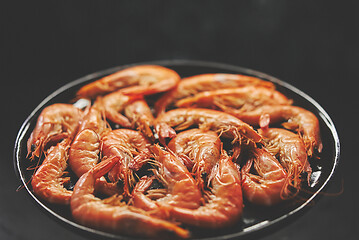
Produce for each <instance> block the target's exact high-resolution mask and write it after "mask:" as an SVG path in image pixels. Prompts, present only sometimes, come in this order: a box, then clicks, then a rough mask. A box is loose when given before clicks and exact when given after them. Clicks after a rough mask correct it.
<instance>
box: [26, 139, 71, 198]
mask: <svg viewBox="0 0 359 240" xmlns="http://www.w3.org/2000/svg"><path fill="white" fill-rule="evenodd" d="M70 142H71V140H70V139H69V138H67V139H65V140H63V141H62V142H60V143H58V144H57V145H56V146H52V147H50V149H49V150H48V151H47V154H46V157H45V159H44V161H43V163H42V164H41V166H40V167H39V168H38V169H37V170H36V173H35V174H34V175H33V177H32V180H31V185H32V189H33V191H34V193H35V195H36V196H38V197H40V198H41V199H43V200H46V201H47V202H50V203H55V204H69V203H70V198H71V195H72V191H70V190H67V189H66V188H65V187H64V184H66V183H68V182H69V181H70V178H69V177H62V176H63V174H64V171H65V169H66V168H67V159H68V149H69V148H70Z"/></svg>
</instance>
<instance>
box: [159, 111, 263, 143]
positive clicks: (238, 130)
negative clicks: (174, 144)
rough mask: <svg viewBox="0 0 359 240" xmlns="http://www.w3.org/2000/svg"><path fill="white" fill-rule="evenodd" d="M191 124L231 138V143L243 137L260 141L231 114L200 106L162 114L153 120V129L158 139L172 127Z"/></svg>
mask: <svg viewBox="0 0 359 240" xmlns="http://www.w3.org/2000/svg"><path fill="white" fill-rule="evenodd" d="M193 125H197V126H199V128H200V129H206V130H208V129H210V130H212V131H216V132H218V133H219V134H220V135H221V136H224V137H227V138H232V139H233V143H234V142H236V141H240V140H242V138H243V139H248V140H251V141H254V142H260V141H261V139H262V137H261V136H260V135H259V134H258V133H257V132H256V131H255V130H254V129H253V128H252V127H251V126H250V125H248V124H246V123H244V122H242V121H241V120H239V119H238V118H236V117H233V116H232V115H230V114H228V113H224V112H220V111H216V110H210V109H201V108H178V109H174V110H171V111H168V112H166V113H165V114H162V115H161V116H159V117H157V119H156V121H155V129H156V132H157V134H158V135H159V137H160V139H164V138H166V137H167V136H169V135H173V134H172V133H171V134H168V132H169V131H174V130H171V129H172V128H173V127H174V128H175V130H184V129H187V128H189V127H191V126H193Z"/></svg>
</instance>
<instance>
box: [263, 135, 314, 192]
mask: <svg viewBox="0 0 359 240" xmlns="http://www.w3.org/2000/svg"><path fill="white" fill-rule="evenodd" d="M259 132H260V134H261V135H262V136H263V141H264V142H265V146H266V148H267V149H268V151H269V152H270V153H271V154H272V155H273V156H278V158H279V160H280V163H281V164H282V166H283V167H284V169H285V170H286V171H287V174H288V178H289V180H290V182H289V184H291V186H292V187H293V188H294V190H295V192H294V195H295V194H296V193H297V192H298V190H299V189H300V184H301V181H300V175H301V174H302V172H306V173H307V174H308V176H307V177H308V182H309V179H310V175H311V172H312V169H311V167H310V165H309V162H308V158H307V153H306V149H305V145H304V142H303V140H302V139H301V138H300V137H299V136H298V135H297V134H295V133H292V132H290V131H288V130H285V129H280V128H269V129H260V130H259Z"/></svg>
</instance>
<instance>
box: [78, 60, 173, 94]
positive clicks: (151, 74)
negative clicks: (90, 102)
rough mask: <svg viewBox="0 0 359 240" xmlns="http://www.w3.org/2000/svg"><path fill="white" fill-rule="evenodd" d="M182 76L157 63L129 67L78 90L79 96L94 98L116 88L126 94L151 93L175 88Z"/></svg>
mask: <svg viewBox="0 0 359 240" xmlns="http://www.w3.org/2000/svg"><path fill="white" fill-rule="evenodd" d="M179 81H180V76H179V75H178V74H177V73H176V72H175V71H173V70H171V69H168V68H165V67H162V66H157V65H140V66H134V67H129V68H126V69H123V70H120V71H118V72H115V73H113V74H110V75H108V76H105V77H103V78H101V79H99V80H97V81H94V82H92V83H89V84H87V85H85V86H83V87H82V88H80V90H79V91H78V92H77V98H94V97H96V96H98V95H102V94H106V93H109V92H113V91H116V90H119V89H120V91H121V93H123V94H126V95H151V94H155V93H159V92H165V91H168V90H169V89H172V88H174V87H175V86H176V85H177V84H178V82H179Z"/></svg>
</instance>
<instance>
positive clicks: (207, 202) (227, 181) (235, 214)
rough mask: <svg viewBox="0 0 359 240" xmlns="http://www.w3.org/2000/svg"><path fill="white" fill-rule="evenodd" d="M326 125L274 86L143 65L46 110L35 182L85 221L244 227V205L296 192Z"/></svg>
mask: <svg viewBox="0 0 359 240" xmlns="http://www.w3.org/2000/svg"><path fill="white" fill-rule="evenodd" d="M84 99H85V100H86V101H87V102H88V104H87V106H85V107H82V108H79V107H77V105H76V103H75V104H73V102H74V101H75V102H76V101H80V100H82V101H83V100H84ZM319 131H320V130H319V122H318V119H317V118H316V116H315V115H314V114H313V113H311V112H310V111H308V110H305V109H303V108H301V107H298V106H294V105H293V101H292V100H291V99H288V98H287V97H286V96H284V95H283V94H282V93H280V92H279V91H277V90H276V89H275V85H274V84H273V83H271V82H268V81H265V80H262V79H259V78H256V77H251V76H244V75H239V74H224V73H218V74H200V75H196V76H191V77H187V78H183V79H181V77H180V76H179V75H178V74H177V73H176V72H175V71H173V70H171V69H168V68H165V67H162V66H157V65H140V66H134V67H129V68H126V69H123V70H121V71H118V72H116V73H113V74H111V75H108V76H106V77H103V78H101V79H99V80H96V81H94V82H91V83H89V84H87V85H85V86H83V87H81V88H80V89H79V90H78V91H77V95H76V96H74V100H73V101H72V103H56V104H53V105H50V106H47V107H46V108H44V109H43V110H42V112H41V114H40V115H39V117H38V119H37V123H36V126H35V128H34V130H33V132H32V133H31V136H30V137H29V139H28V142H27V148H28V158H29V159H31V160H32V161H36V164H37V165H38V167H37V168H36V169H35V171H34V174H33V176H32V179H31V185H32V189H33V192H34V193H35V194H36V196H38V197H39V198H41V199H43V200H44V201H46V202H49V203H52V204H62V205H68V206H69V207H70V209H71V213H72V216H73V218H74V220H75V221H76V222H78V223H79V224H82V225H84V226H87V227H90V228H94V229H98V230H101V231H106V232H111V233H115V234H122V235H128V236H137V237H148V238H173V237H175V238H189V237H190V236H191V230H190V229H191V227H196V228H200V229H209V228H210V229H220V228H227V227H230V226H233V225H235V224H238V223H239V222H240V219H241V217H242V213H243V208H244V203H245V204H253V205H263V206H267V207H271V206H274V205H278V204H280V203H282V202H284V201H288V200H290V199H293V198H294V197H295V196H296V195H297V194H298V192H299V191H300V189H301V186H303V184H309V178H310V175H311V167H310V164H309V160H308V159H310V158H312V157H313V156H315V157H319V153H320V152H321V151H322V143H321V139H320V132H319ZM70 173H71V174H72V175H71V174H70ZM71 182H72V183H75V185H74V186H72V187H69V186H70V185H71V184H70V183H71Z"/></svg>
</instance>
